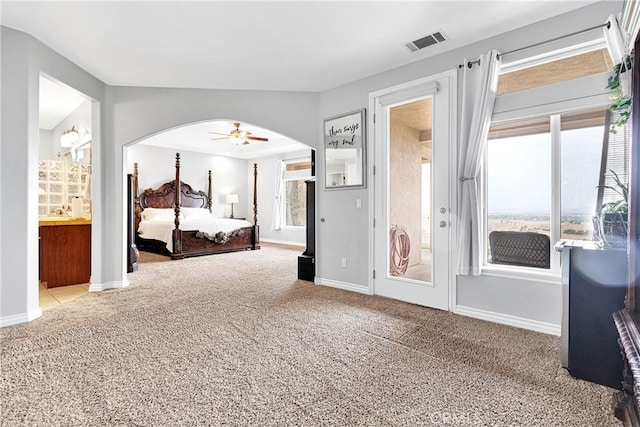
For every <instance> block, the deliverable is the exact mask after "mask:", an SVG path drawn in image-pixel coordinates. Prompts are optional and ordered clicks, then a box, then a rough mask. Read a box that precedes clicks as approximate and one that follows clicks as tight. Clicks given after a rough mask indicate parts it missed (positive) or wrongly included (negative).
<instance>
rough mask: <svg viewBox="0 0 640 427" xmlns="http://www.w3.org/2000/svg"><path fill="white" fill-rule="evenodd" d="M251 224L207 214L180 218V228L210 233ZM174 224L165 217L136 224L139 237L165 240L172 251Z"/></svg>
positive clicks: (229, 230) (228, 230) (227, 230)
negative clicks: (205, 215) (207, 215)
mask: <svg viewBox="0 0 640 427" xmlns="http://www.w3.org/2000/svg"><path fill="white" fill-rule="evenodd" d="M251 226H252V224H251V223H250V222H249V221H245V220H239V219H229V218H216V217H214V216H209V217H208V218H205V217H204V216H198V217H195V218H188V217H187V218H186V219H184V220H183V219H181V221H180V230H198V231H204V232H206V233H209V234H210V235H212V236H213V235H214V234H216V233H217V232H218V231H223V232H225V233H229V232H231V231H234V230H237V229H238V228H242V227H251ZM174 228H175V224H174V223H173V220H168V219H166V218H162V219H148V220H144V219H143V220H141V221H140V225H139V226H138V233H139V234H140V237H142V238H145V239H155V240H160V241H163V242H166V244H167V249H168V250H169V251H170V252H173V239H172V238H171V236H172V233H173V230H174Z"/></svg>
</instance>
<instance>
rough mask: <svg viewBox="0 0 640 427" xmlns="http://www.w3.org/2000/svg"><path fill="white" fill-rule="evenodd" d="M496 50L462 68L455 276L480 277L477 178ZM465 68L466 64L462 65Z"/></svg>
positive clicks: (495, 78)
mask: <svg viewBox="0 0 640 427" xmlns="http://www.w3.org/2000/svg"><path fill="white" fill-rule="evenodd" d="M498 55H499V53H498V51H497V50H495V49H494V50H491V51H489V52H488V53H486V54H485V55H482V56H480V64H479V65H473V67H472V68H469V67H467V66H466V65H465V66H464V67H463V68H462V69H463V71H462V117H461V120H460V133H459V135H460V168H459V173H458V176H459V178H460V195H461V197H460V209H459V223H458V230H459V233H458V274H461V275H473V276H478V275H480V267H481V256H480V254H481V253H482V252H481V251H482V248H481V243H482V236H481V235H480V232H481V227H480V225H481V224H482V222H481V214H482V206H481V198H480V182H479V179H478V177H479V175H480V169H481V166H482V160H483V158H484V153H485V149H486V146H487V136H488V134H489V127H490V125H491V115H492V113H493V105H494V103H495V100H496V90H497V88H498V75H499V73H500V62H501V61H500V58H499V56H498ZM464 63H465V64H467V60H465V61H464Z"/></svg>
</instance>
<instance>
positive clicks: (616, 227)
mask: <svg viewBox="0 0 640 427" xmlns="http://www.w3.org/2000/svg"><path fill="white" fill-rule="evenodd" d="M611 173H612V175H611V177H612V178H613V181H614V183H615V185H613V186H612V185H602V186H601V187H603V188H608V189H610V190H612V191H614V192H615V193H616V194H618V195H619V196H620V199H618V200H616V201H613V202H608V203H603V204H602V206H601V207H600V209H599V210H598V212H597V214H596V216H594V218H593V240H594V241H596V242H599V243H600V244H601V245H603V246H606V247H616V248H621V247H625V246H626V245H627V230H628V213H629V185H628V184H625V183H624V182H622V180H621V179H620V177H619V176H618V174H617V173H615V172H614V171H613V170H611Z"/></svg>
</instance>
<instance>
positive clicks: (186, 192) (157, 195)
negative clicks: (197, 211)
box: [138, 181, 210, 209]
mask: <svg viewBox="0 0 640 427" xmlns="http://www.w3.org/2000/svg"><path fill="white" fill-rule="evenodd" d="M175 198H176V183H175V182H174V181H169V182H165V183H164V184H162V185H161V186H160V187H159V188H157V189H155V190H154V189H151V188H149V189H147V190H144V191H143V192H142V194H140V196H139V197H138V199H139V202H140V207H141V208H142V209H146V208H165V209H172V208H173V207H174V201H175ZM180 206H181V207H183V208H184V207H186V208H209V207H210V203H209V197H207V195H206V194H205V193H204V191H194V190H193V188H191V186H190V185H189V184H186V183H184V182H182V181H180Z"/></svg>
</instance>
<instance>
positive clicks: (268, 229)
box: [246, 149, 311, 246]
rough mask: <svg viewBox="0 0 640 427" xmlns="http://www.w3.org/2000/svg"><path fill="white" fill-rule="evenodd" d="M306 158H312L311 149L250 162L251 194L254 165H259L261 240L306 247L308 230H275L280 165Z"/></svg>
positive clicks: (249, 216) (248, 216)
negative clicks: (274, 216)
mask: <svg viewBox="0 0 640 427" xmlns="http://www.w3.org/2000/svg"><path fill="white" fill-rule="evenodd" d="M304 157H309V158H310V157H311V149H309V150H304V151H295V152H291V153H283V154H279V155H276V156H270V157H262V158H259V159H254V160H250V161H249V162H248V166H249V172H248V177H249V182H248V188H249V190H248V191H250V192H252V191H253V164H254V163H257V165H258V224H259V225H260V240H266V241H272V242H280V243H288V244H297V245H301V246H305V245H306V230H305V229H304V228H303V229H294V228H290V227H289V228H282V229H280V230H274V229H273V213H274V205H275V203H276V200H275V194H276V182H277V181H278V180H279V179H280V177H279V176H278V165H279V164H280V163H281V162H282V161H283V160H289V159H300V158H304ZM250 194H252V193H250ZM246 217H247V218H253V212H251V211H248V212H246Z"/></svg>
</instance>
